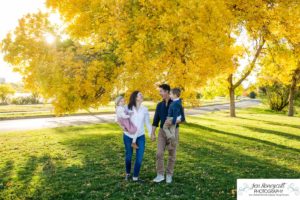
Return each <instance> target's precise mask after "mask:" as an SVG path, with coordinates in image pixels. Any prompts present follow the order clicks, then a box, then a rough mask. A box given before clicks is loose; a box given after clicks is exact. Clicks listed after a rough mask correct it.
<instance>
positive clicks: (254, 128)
mask: <svg viewBox="0 0 300 200" xmlns="http://www.w3.org/2000/svg"><path fill="white" fill-rule="evenodd" d="M243 127H244V128H247V129H250V130H252V131H255V132H260V133H265V134H273V135H278V136H281V137H285V138H287V139H291V140H298V141H300V136H298V135H292V134H288V133H285V132H281V131H275V130H269V129H265V128H258V127H252V126H243Z"/></svg>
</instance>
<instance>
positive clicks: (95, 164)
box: [1, 124, 300, 200]
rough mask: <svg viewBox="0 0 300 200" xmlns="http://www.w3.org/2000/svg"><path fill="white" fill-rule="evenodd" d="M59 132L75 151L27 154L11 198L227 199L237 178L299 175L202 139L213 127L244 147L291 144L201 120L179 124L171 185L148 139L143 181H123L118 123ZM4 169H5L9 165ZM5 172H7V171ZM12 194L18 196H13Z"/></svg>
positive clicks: (66, 145)
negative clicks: (158, 170) (159, 178)
mask: <svg viewBox="0 0 300 200" xmlns="http://www.w3.org/2000/svg"><path fill="white" fill-rule="evenodd" d="M55 130H56V133H55V134H57V135H58V136H64V137H63V139H62V140H61V141H60V142H59V144H60V145H62V146H63V147H64V148H66V149H68V151H70V152H71V155H67V156H62V155H56V154H59V151H58V153H55V152H49V155H48V154H47V155H40V156H35V157H33V156H32V157H29V158H28V160H27V162H26V164H25V166H24V167H23V168H22V169H21V170H20V171H19V172H18V173H17V176H18V180H19V181H20V183H19V184H20V185H19V186H18V187H15V188H14V190H12V191H10V193H11V194H10V196H9V192H8V193H6V195H7V196H8V198H9V197H19V198H21V199H22V198H23V199H25V198H28V199H72V200H73V199H170V198H173V199H220V200H223V199H224V200H225V199H235V185H236V178H275V177H276V178H280V177H284V178H293V177H299V176H300V173H299V172H296V171H294V170H292V169H287V168H284V167H282V166H278V165H275V164H272V163H270V162H269V161H267V160H260V159H258V158H255V157H252V156H248V155H245V154H242V153H240V152H238V151H236V150H235V146H232V147H231V148H228V147H225V146H222V145H221V144H220V142H223V143H224V144H225V143H227V142H228V141H222V138H218V137H217V136H212V137H209V138H208V137H204V134H207V131H209V132H213V133H216V134H223V135H229V136H232V137H234V138H238V139H241V140H240V143H239V144H235V145H245V143H246V142H248V141H250V142H260V143H262V144H263V145H265V146H266V148H268V147H269V146H270V145H272V146H275V147H276V148H278V150H279V151H281V150H282V149H284V150H285V151H288V153H291V154H295V152H294V151H295V150H294V149H293V148H283V147H282V146H283V145H279V146H278V145H276V144H274V143H270V142H267V141H263V140H259V139H256V138H251V137H246V136H241V135H237V134H233V133H228V132H226V131H220V130H217V129H212V128H210V127H205V126H201V125H199V124H188V125H184V126H182V127H181V132H180V146H179V149H178V157H177V158H178V159H177V161H176V162H177V163H176V167H175V176H174V183H173V184H171V185H166V184H165V183H161V184H154V183H152V181H151V180H152V178H153V177H154V176H155V153H156V143H151V142H150V141H149V140H147V142H146V151H145V157H144V160H143V166H142V169H141V174H140V175H141V178H143V179H144V180H145V183H144V184H136V183H133V182H129V183H128V182H124V181H123V175H124V146H123V141H122V133H120V129H119V128H118V127H117V126H114V125H110V124H105V125H104V124H103V125H98V126H91V127H72V128H68V129H64V128H58V129H55ZM71 132H72V134H71ZM203 132H204V133H203ZM247 145H251V144H249V143H247ZM58 148H62V147H60V146H59V147H58ZM258 153H259V152H258ZM74 161H76V162H74ZM7 166H10V165H9V164H7ZM11 166H13V164H11ZM7 168H8V169H9V167H7ZM39 169H40V171H39ZM1 171H3V172H4V171H5V172H7V171H11V169H10V170H1ZM37 172H38V173H37ZM5 176H9V173H7V174H5ZM37 176H38V177H39V181H38V183H36V184H33V182H34V180H33V179H34V178H36V177H37ZM12 193H13V194H15V196H12ZM18 194H21V195H22V196H18Z"/></svg>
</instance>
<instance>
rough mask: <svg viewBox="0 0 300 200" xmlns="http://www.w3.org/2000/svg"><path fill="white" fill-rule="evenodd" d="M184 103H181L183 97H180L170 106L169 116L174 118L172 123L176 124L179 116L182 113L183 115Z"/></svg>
mask: <svg viewBox="0 0 300 200" xmlns="http://www.w3.org/2000/svg"><path fill="white" fill-rule="evenodd" d="M182 110H183V108H182V103H181V99H178V100H177V101H173V102H172V103H171V105H170V107H169V110H168V117H173V119H172V124H173V125H175V124H176V120H177V117H179V116H180V115H181V116H182V115H183V113H182Z"/></svg>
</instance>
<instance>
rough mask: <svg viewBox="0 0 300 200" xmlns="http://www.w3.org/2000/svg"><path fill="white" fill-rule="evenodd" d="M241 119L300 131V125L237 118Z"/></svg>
mask: <svg viewBox="0 0 300 200" xmlns="http://www.w3.org/2000/svg"><path fill="white" fill-rule="evenodd" d="M237 118H239V119H245V120H252V121H257V122H263V123H265V124H270V125H275V126H285V127H291V128H298V129H300V125H295V124H286V123H281V122H274V121H268V120H262V119H253V118H247V117H237Z"/></svg>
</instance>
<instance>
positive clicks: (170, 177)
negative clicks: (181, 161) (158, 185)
mask: <svg viewBox="0 0 300 200" xmlns="http://www.w3.org/2000/svg"><path fill="white" fill-rule="evenodd" d="M166 183H172V175H168V174H167V178H166Z"/></svg>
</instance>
